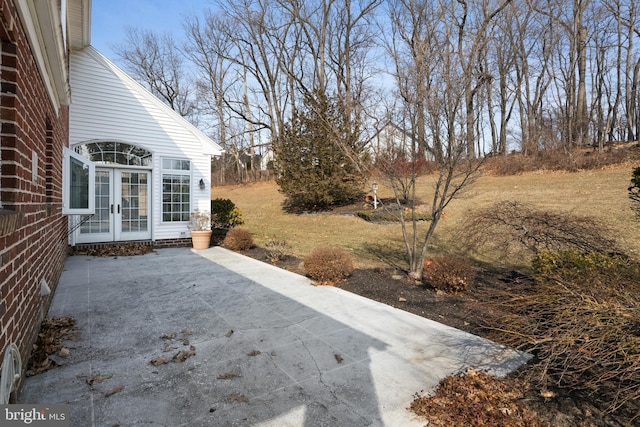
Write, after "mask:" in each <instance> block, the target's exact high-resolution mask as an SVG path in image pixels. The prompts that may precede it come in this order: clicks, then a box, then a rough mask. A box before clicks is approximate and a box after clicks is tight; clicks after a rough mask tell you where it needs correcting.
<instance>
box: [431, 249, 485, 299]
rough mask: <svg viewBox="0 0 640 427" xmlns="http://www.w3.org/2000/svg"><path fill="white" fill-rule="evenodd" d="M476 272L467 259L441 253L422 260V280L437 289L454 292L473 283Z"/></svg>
mask: <svg viewBox="0 0 640 427" xmlns="http://www.w3.org/2000/svg"><path fill="white" fill-rule="evenodd" d="M475 275H476V272H475V270H474V268H473V266H472V265H471V263H470V262H469V260H468V259H466V258H463V257H460V256H455V255H441V256H438V257H435V258H428V259H426V260H425V261H424V270H423V273H422V280H423V281H424V282H425V283H427V284H429V285H431V286H432V287H433V288H435V289H436V290H438V291H442V292H446V293H449V294H455V293H459V292H464V291H465V290H467V288H468V287H469V286H471V285H472V284H473V280H474V279H475Z"/></svg>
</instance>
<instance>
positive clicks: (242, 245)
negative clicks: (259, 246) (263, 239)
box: [222, 228, 255, 251]
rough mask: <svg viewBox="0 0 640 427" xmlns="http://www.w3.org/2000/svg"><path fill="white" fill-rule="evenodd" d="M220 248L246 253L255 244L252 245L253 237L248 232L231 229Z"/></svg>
mask: <svg viewBox="0 0 640 427" xmlns="http://www.w3.org/2000/svg"><path fill="white" fill-rule="evenodd" d="M222 246H224V247H225V248H227V249H231V250H232V251H246V250H247V249H251V248H253V247H254V246H255V244H254V243H253V236H252V235H251V233H250V232H249V231H248V230H246V229H244V228H232V229H231V230H229V232H228V233H227V235H226V236H225V238H224V240H223V241H222Z"/></svg>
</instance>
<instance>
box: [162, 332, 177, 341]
mask: <svg viewBox="0 0 640 427" xmlns="http://www.w3.org/2000/svg"><path fill="white" fill-rule="evenodd" d="M177 335H178V334H176V333H175V332H174V333H172V334H164V335H163V336H161V337H160V338H162V339H163V340H172V339H174V338H175V337H176V336H177Z"/></svg>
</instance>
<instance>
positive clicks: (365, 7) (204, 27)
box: [117, 0, 640, 174]
mask: <svg viewBox="0 0 640 427" xmlns="http://www.w3.org/2000/svg"><path fill="white" fill-rule="evenodd" d="M639 15H640V14H639V12H638V8H637V7H636V0H572V1H564V0H456V1H444V0H422V1H419V0H390V1H382V0H360V1H348V0H312V1H301V0H242V1H235V0H234V1H232V0H216V1H214V2H213V3H212V6H211V8H209V9H207V10H203V11H202V12H201V13H199V14H197V15H193V16H191V17H189V18H187V19H186V20H185V22H184V29H185V34H183V35H170V34H154V33H152V32H149V31H145V30H144V29H135V28H132V29H130V30H129V32H128V33H127V37H126V40H125V41H124V42H123V43H122V45H120V46H119V47H118V49H117V53H118V55H119V56H120V59H121V60H122V64H123V65H124V66H125V68H126V69H127V71H129V72H130V73H132V75H134V76H135V77H136V78H137V79H138V80H140V81H141V82H142V83H143V84H144V85H145V86H147V87H148V88H150V89H151V90H152V91H153V92H154V93H155V94H156V95H158V96H160V97H161V98H162V99H164V100H166V102H167V104H169V105H170V106H171V107H172V108H174V109H175V110H176V111H178V112H180V113H181V114H182V115H183V116H185V117H186V118H187V119H189V120H191V121H192V122H193V123H195V124H196V125H197V126H199V127H200V128H201V129H203V130H204V131H205V132H207V133H208V134H209V135H211V136H212V137H213V139H214V140H215V141H216V142H218V143H219V144H220V145H221V146H222V147H224V148H225V149H226V153H227V154H226V157H227V159H228V164H227V166H226V168H227V169H233V170H236V171H237V172H238V173H240V174H241V172H242V170H254V169H260V167H259V164H258V159H257V156H258V155H260V154H264V153H266V152H267V150H268V149H269V147H271V144H272V142H274V141H277V140H278V139H279V138H282V137H283V132H284V129H286V126H287V124H288V123H291V122H292V119H293V118H294V117H296V110H297V109H299V108H301V106H302V105H303V103H304V100H305V97H309V96H315V95H317V94H320V95H321V96H323V97H327V99H329V100H330V101H331V105H333V106H335V108H337V109H338V111H339V112H340V114H341V115H342V117H343V119H342V120H341V121H340V124H339V125H336V126H333V127H332V126H329V129H333V130H332V132H330V133H332V138H331V140H332V141H333V143H335V144H339V145H340V147H341V149H342V150H343V151H344V154H345V156H347V157H349V158H351V159H352V161H353V162H356V163H358V162H360V161H361V160H362V156H359V155H355V154H354V153H351V152H350V149H351V148H350V146H352V144H351V143H348V144H347V143H343V142H344V141H347V140H349V141H352V138H353V137H356V138H357V139H358V141H359V142H360V145H365V146H367V147H368V148H369V150H370V151H371V152H372V153H374V156H375V155H376V154H379V153H381V152H384V151H385V150H389V149H393V150H395V151H396V152H397V151H398V150H399V151H400V152H402V153H403V154H404V155H406V156H415V155H417V156H425V157H427V158H430V159H433V160H435V161H437V162H439V161H441V160H442V159H443V158H444V157H446V156H447V152H449V153H452V152H453V153H457V152H460V151H462V152H463V154H464V156H465V157H467V158H473V157H479V156H483V155H485V154H487V153H492V154H507V153H509V152H511V151H519V152H522V153H524V154H526V155H532V154H535V153H537V152H538V151H540V150H562V151H566V152H570V151H571V150H573V149H575V148H576V147H593V148H594V149H595V150H604V149H606V148H607V146H608V145H609V144H614V143H616V142H619V141H635V140H637V139H638V133H639V132H640V108H639V103H640V94H639V93H638V85H639V83H640V52H639V50H638V48H637V44H638V43H639V42H640V26H639V24H638V20H639ZM411 147H416V148H417V150H415V152H414V150H413V149H412V148H411ZM263 166H264V165H263Z"/></svg>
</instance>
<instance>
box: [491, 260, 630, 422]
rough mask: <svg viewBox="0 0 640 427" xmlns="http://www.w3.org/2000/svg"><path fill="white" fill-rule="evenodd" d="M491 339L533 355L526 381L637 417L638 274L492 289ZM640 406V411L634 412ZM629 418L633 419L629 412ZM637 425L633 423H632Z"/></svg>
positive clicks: (546, 279)
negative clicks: (639, 409)
mask: <svg viewBox="0 0 640 427" xmlns="http://www.w3.org/2000/svg"><path fill="white" fill-rule="evenodd" d="M484 297H485V298H487V301H490V302H488V303H489V304H492V306H493V308H494V310H492V311H493V312H494V313H495V315H496V318H495V319H493V321H491V320H489V321H488V322H489V324H491V326H490V327H489V330H490V333H489V335H490V338H493V339H495V340H497V341H499V342H501V343H503V344H506V345H508V346H511V347H515V348H519V349H522V350H525V351H528V352H530V353H532V354H534V355H535V361H536V363H535V364H534V366H533V369H530V370H527V371H525V372H526V373H527V376H528V379H529V380H530V381H532V382H535V383H537V384H538V385H539V386H540V387H541V388H542V389H545V388H547V387H549V388H554V387H555V388H564V389H567V390H570V391H571V392H574V393H579V394H582V395H584V396H589V397H590V399H591V400H593V401H595V402H597V403H598V404H599V405H600V406H601V408H602V409H604V410H606V411H608V412H612V413H613V412H618V413H619V414H620V415H623V416H626V417H628V418H630V419H633V418H634V417H636V418H638V417H640V413H638V412H637V411H638V406H637V401H638V400H639V399H640V375H639V374H638V373H639V372H640V266H638V264H637V263H634V262H633V261H631V260H628V261H627V263H626V265H623V264H622V263H620V262H619V261H618V262H616V263H612V265H611V266H609V267H598V266H594V267H592V268H588V269H585V270H583V271H581V272H576V271H575V270H567V271H563V270H560V271H557V272H556V273H554V274H553V275H550V276H543V277H539V278H538V281H537V283H535V284H532V285H531V286H530V287H529V288H528V289H522V288H516V289H513V290H512V291H510V292H499V291H497V290H494V289H490V288H489V289H487V295H485V296H484ZM633 405H635V406H633ZM629 410H630V411H631V412H629ZM632 424H633V422H632Z"/></svg>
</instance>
